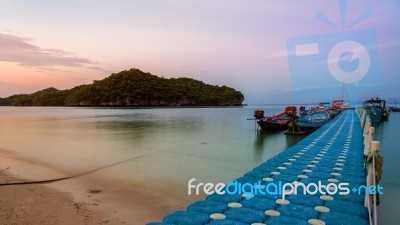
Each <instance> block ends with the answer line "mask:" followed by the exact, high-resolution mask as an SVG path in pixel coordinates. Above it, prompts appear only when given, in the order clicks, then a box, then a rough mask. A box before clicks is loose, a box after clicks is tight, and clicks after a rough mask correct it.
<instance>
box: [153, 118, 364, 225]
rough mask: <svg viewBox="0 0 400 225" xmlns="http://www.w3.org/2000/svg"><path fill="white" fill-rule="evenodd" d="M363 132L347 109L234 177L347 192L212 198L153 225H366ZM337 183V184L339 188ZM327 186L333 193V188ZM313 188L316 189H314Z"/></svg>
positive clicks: (195, 203)
mask: <svg viewBox="0 0 400 225" xmlns="http://www.w3.org/2000/svg"><path fill="white" fill-rule="evenodd" d="M363 151H364V146H363V131H362V128H361V126H360V119H359V118H358V117H357V115H356V113H355V111H354V110H346V111H344V112H342V113H341V114H340V115H338V116H337V117H336V118H334V119H333V120H331V121H330V122H329V123H328V124H326V125H325V126H323V127H321V128H320V129H318V130H316V131H315V132H313V133H312V134H310V135H309V136H307V137H306V138H305V139H303V140H302V141H300V142H299V143H298V144H296V145H294V146H292V147H290V148H288V149H286V150H284V151H283V152H282V153H280V154H279V155H276V156H275V157H273V158H271V159H269V160H268V161H267V162H265V163H262V164H261V165H260V166H258V167H256V168H254V169H253V170H252V171H249V172H247V173H246V174H245V175H244V176H243V177H240V178H238V179H236V181H237V182H238V183H241V184H245V183H251V184H254V183H258V182H259V181H261V184H262V185H266V186H267V185H268V184H269V183H271V182H273V183H275V184H276V185H279V181H280V182H281V183H292V182H294V181H297V182H302V183H304V184H305V185H308V184H312V183H313V184H318V182H319V181H320V182H321V183H322V184H324V185H328V184H330V183H334V184H336V185H338V184H339V183H348V186H347V187H348V189H349V194H347V195H340V194H339V193H338V192H337V193H336V194H332V195H329V194H326V195H324V194H321V193H319V192H317V193H315V194H314V195H311V194H305V195H304V193H303V191H302V190H303V189H302V188H300V189H299V193H297V195H294V194H293V195H288V196H286V198H285V200H284V199H282V195H281V194H276V195H271V194H267V195H256V196H255V197H253V198H248V195H245V194H236V195H229V194H223V195H218V194H213V195H210V196H208V197H207V198H206V199H205V200H201V201H197V202H194V203H193V204H191V205H189V206H188V207H187V209H186V210H185V211H176V212H174V213H172V214H169V215H167V216H165V217H164V219H163V221H162V222H158V223H149V225H246V224H247V225H250V224H252V225H262V224H267V225H282V224H288V225H289V224H290V225H307V224H321V225H322V224H327V225H347V224H348V225H350V224H351V225H367V224H369V221H368V210H367V208H366V207H364V200H365V195H364V193H365V191H361V193H359V190H361V189H363V188H359V187H360V186H362V185H366V184H365V180H366V179H365V168H364V154H363ZM336 185H335V186H336ZM329 187H330V188H328V189H329V190H330V191H331V192H333V191H334V189H335V188H334V187H333V185H330V186H329ZM313 190H314V189H313Z"/></svg>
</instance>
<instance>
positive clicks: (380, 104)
mask: <svg viewBox="0 0 400 225" xmlns="http://www.w3.org/2000/svg"><path fill="white" fill-rule="evenodd" d="M363 107H364V109H365V110H366V112H367V115H368V116H369V118H370V119H371V122H372V123H380V122H383V121H385V120H388V119H389V115H390V112H389V110H388V109H387V108H386V101H385V100H383V99H381V98H375V99H369V100H366V101H364V104H363Z"/></svg>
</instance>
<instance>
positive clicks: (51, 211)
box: [0, 154, 183, 225]
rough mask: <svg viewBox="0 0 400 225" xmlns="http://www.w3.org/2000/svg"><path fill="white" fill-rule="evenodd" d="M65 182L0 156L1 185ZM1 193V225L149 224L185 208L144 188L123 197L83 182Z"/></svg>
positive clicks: (29, 186) (49, 172) (43, 169)
mask: <svg viewBox="0 0 400 225" xmlns="http://www.w3.org/2000/svg"><path fill="white" fill-rule="evenodd" d="M62 176H65V174H63V172H60V171H56V170H53V169H51V168H48V167H46V166H43V165H40V164H38V163H34V162H32V161H26V160H23V159H21V158H18V157H15V156H10V155H4V154H0V183H13V182H21V181H27V180H40V179H41V177H62ZM0 188H1V190H0V225H20V224H21V225H22V224H30V225H47V224H48V225H50V224H51V225H70V224H85V225H91V224H111V225H114V224H145V223H147V222H151V221H159V220H161V219H162V218H163V216H164V215H165V214H167V213H169V212H172V211H174V210H176V208H179V207H180V206H181V205H180V204H178V203H176V202H175V203H174V202H171V201H168V199H167V198H160V196H154V195H153V196H150V195H148V194H146V192H144V191H143V190H141V188H140V187H138V188H137V190H135V188H133V191H132V188H130V189H129V190H126V191H121V187H119V185H118V184H114V185H110V184H104V183H101V182H96V181H93V180H90V179H84V178H76V179H71V180H65V181H59V182H54V183H49V184H26V185H10V186H0ZM136 191H137V193H135V192H136ZM182 207H183V205H182Z"/></svg>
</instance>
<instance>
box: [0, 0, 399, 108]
mask: <svg viewBox="0 0 400 225" xmlns="http://www.w3.org/2000/svg"><path fill="white" fill-rule="evenodd" d="M342 2H344V1H342ZM0 4H1V7H0V96H1V97H5V96H8V95H11V94H15V93H29V92H34V91H37V90H40V89H43V88H46V87H49V86H54V87H56V88H60V89H66V88H71V87H73V86H75V85H79V84H83V83H91V82H92V81H93V80H95V79H102V78H104V77H106V76H108V75H109V74H111V73H112V72H118V71H120V70H124V69H128V68H139V69H141V70H143V71H146V72H150V73H153V74H157V75H160V76H165V77H182V76H186V77H193V78H195V79H200V80H203V81H204V82H206V83H211V84H220V85H222V84H225V85H228V86H232V87H234V88H236V89H238V90H241V91H242V92H243V94H244V95H245V97H246V101H245V102H246V103H248V104H267V103H289V102H296V101H300V100H298V99H297V98H296V96H293V95H292V92H291V91H292V90H293V86H292V83H291V81H292V78H291V74H290V71H289V63H288V54H287V48H286V42H287V40H288V39H290V38H294V37H303V36H310V35H321V34H327V33H334V32H347V31H354V30H362V29H373V30H374V31H375V33H376V39H377V50H378V54H379V61H378V62H376V61H374V62H373V63H378V64H379V68H380V70H379V73H378V75H379V77H380V78H381V80H382V82H381V87H380V88H377V89H376V90H375V89H374V90H371V91H368V92H367V94H365V93H364V95H363V96H367V95H369V94H370V95H371V97H372V96H376V95H380V96H383V97H386V98H391V97H400V93H399V91H398V88H397V87H399V86H400V79H399V78H398V71H400V64H399V63H398V59H399V58H400V38H399V37H400V22H399V21H400V2H399V1H398V0H380V1H378V0H352V1H348V4H347V7H346V13H345V14H343V15H345V17H343V18H344V21H345V22H344V24H343V25H344V26H343V28H342V22H341V21H342V17H341V14H340V12H341V11H340V7H339V5H340V4H339V1H336V0H330V1H320V0H303V1H289V0H281V1H277V0H276V1H265V0H251V1H243V0H219V1H215V0H214V1H211V0H202V1H192V0H185V1H178V0H168V1H161V0H159V1H155V0H132V1H128V0H116V1H106V0H97V1H89V0H86V1H84V0H69V1H67V0H59V1H50V0H48V1H45V0H35V1H30V0H0ZM368 9H370V11H369V12H370V13H371V15H370V16H369V17H368V18H366V19H365V20H362V21H361V22H360V23H358V24H356V25H354V26H353V27H351V28H349V27H350V25H351V24H352V23H353V22H354V21H356V20H357V18H358V17H359V16H360V15H362V14H363V13H364V12H366V10H368ZM318 11H320V12H321V13H322V14H323V15H325V16H326V17H327V18H329V19H330V21H331V22H332V23H333V24H334V25H335V26H336V27H337V28H335V27H333V26H330V25H328V24H327V23H324V22H323V21H321V20H319V19H317V18H316V14H317V12H318ZM321 37H322V35H321ZM361 38H363V37H361ZM366 47H367V49H368V50H369V49H370V48H375V49H376V46H375V47H374V46H372V47H371V46H366ZM325 58H326V55H325V56H323V55H321V60H324V59H325ZM325 75H327V76H329V74H325ZM307 78H308V77H305V79H307ZM309 79H312V78H309ZM361 83H362V82H361ZM349 88H351V87H349ZM350 92H351V91H350ZM332 95H334V94H333V93H332ZM349 97H350V98H351V99H357V98H358V97H359V96H349ZM315 100H324V101H325V100H332V99H318V98H316V99H315Z"/></svg>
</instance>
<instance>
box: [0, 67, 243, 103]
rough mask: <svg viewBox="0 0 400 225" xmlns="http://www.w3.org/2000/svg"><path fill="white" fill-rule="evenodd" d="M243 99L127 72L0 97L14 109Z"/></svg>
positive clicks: (223, 90) (186, 81)
mask: <svg viewBox="0 0 400 225" xmlns="http://www.w3.org/2000/svg"><path fill="white" fill-rule="evenodd" d="M243 100H244V97H243V94H242V93H241V92H239V91H236V90H235V89H233V88H230V87H226V86H222V87H221V86H215V85H209V84H204V83H203V82H201V81H198V80H194V79H191V78H170V79H167V78H163V77H158V76H155V75H152V74H150V73H144V72H142V71H140V70H138V69H130V70H125V71H121V72H119V73H115V74H111V75H110V76H109V77H107V78H105V79H103V80H99V81H94V82H93V84H89V85H80V86H77V87H74V88H72V89H68V90H57V89H55V88H47V89H44V90H41V91H38V92H35V93H33V94H18V95H13V96H10V97H8V98H3V99H1V98H0V105H14V106H233V105H241V103H242V102H243Z"/></svg>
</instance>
